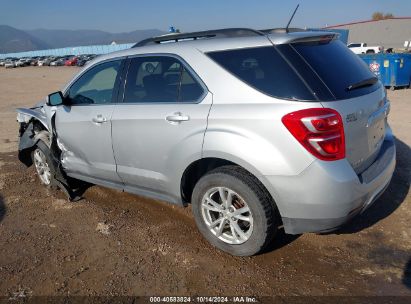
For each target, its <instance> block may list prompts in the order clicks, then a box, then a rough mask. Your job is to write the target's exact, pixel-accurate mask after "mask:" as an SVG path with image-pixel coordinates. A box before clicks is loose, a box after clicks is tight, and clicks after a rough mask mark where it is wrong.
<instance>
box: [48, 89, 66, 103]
mask: <svg viewBox="0 0 411 304" xmlns="http://www.w3.org/2000/svg"><path fill="white" fill-rule="evenodd" d="M62 104H64V97H63V94H62V93H61V92H60V91H58V92H54V93H51V94H50V95H49V96H47V105H48V106H59V105H62Z"/></svg>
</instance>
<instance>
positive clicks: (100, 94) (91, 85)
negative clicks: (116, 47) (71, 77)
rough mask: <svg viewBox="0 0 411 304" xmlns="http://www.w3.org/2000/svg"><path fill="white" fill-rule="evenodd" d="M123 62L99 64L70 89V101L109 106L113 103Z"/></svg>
mask: <svg viewBox="0 0 411 304" xmlns="http://www.w3.org/2000/svg"><path fill="white" fill-rule="evenodd" d="M120 66H121V60H116V61H110V62H105V63H102V64H99V65H97V66H95V67H93V68H91V69H90V70H88V71H87V72H86V73H84V74H83V75H82V76H81V77H80V78H79V79H77V81H76V82H74V84H73V85H72V86H71V87H70V89H69V93H68V96H67V97H68V99H69V101H70V103H71V104H72V105H76V104H107V103H112V102H113V91H114V88H115V85H116V79H117V78H118V77H117V76H118V72H119V70H120Z"/></svg>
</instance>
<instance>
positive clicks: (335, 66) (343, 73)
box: [292, 40, 381, 99]
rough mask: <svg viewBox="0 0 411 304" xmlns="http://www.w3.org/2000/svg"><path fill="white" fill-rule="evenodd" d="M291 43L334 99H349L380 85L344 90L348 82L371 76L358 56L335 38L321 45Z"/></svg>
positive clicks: (353, 82) (350, 83)
mask: <svg viewBox="0 0 411 304" xmlns="http://www.w3.org/2000/svg"><path fill="white" fill-rule="evenodd" d="M292 46H293V47H294V48H295V50H296V51H297V52H298V53H299V54H300V55H301V56H302V57H303V58H304V60H305V61H306V62H307V63H308V65H309V66H310V67H311V68H312V69H313V70H314V71H315V73H317V74H318V76H319V77H320V78H321V79H322V81H323V82H324V83H325V85H326V86H327V87H328V88H329V89H330V91H331V92H332V94H333V95H334V96H335V98H336V99H349V98H353V97H357V96H361V95H365V94H369V93H371V92H374V91H375V90H377V89H378V88H380V86H381V83H380V82H377V83H375V84H374V85H372V86H366V87H362V88H358V89H355V90H351V91H349V90H347V88H348V87H349V86H350V85H353V84H356V83H359V82H361V81H363V80H366V79H369V78H372V77H375V75H374V74H372V73H371V72H370V70H369V69H368V67H367V66H366V64H365V63H364V61H363V60H362V59H361V58H360V57H359V56H358V55H356V54H354V53H353V52H351V51H350V50H349V49H348V48H347V47H346V46H345V45H344V44H343V43H342V42H341V41H339V40H334V41H332V42H329V43H325V44H324V43H301V44H294V45H292ZM297 68H298V67H297Z"/></svg>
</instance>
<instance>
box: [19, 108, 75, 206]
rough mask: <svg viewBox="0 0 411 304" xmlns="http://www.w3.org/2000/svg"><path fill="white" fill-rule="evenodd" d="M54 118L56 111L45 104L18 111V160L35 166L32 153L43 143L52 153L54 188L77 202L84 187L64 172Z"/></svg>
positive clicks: (28, 165)
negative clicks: (79, 191) (80, 190)
mask: <svg viewBox="0 0 411 304" xmlns="http://www.w3.org/2000/svg"><path fill="white" fill-rule="evenodd" d="M54 118H55V111H54V110H53V109H52V107H48V106H47V105H45V104H39V105H37V106H35V107H33V108H29V109H25V108H18V109H17V121H18V122H19V124H20V127H19V137H20V141H19V148H18V158H19V160H20V161H21V162H22V163H23V164H24V165H26V166H27V167H30V166H31V165H33V158H32V153H33V151H34V150H35V149H36V147H37V146H38V144H39V141H41V142H42V143H43V144H44V145H46V146H47V148H48V149H49V151H50V157H51V162H52V164H51V165H52V166H53V168H54V170H53V176H52V177H53V178H52V181H53V182H52V186H57V187H58V188H60V189H61V190H63V192H65V193H66V195H67V196H68V198H69V200H71V201H75V200H78V199H80V197H79V196H78V189H80V188H82V185H80V184H79V181H77V180H74V179H72V178H70V177H68V176H67V175H66V173H65V172H64V169H63V167H62V164H61V150H60V148H59V145H58V140H57V134H56V131H55V128H54Z"/></svg>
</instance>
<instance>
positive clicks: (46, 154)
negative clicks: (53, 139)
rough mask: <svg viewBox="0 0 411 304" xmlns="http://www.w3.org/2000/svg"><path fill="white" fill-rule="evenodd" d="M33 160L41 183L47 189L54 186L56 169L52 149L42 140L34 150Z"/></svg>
mask: <svg viewBox="0 0 411 304" xmlns="http://www.w3.org/2000/svg"><path fill="white" fill-rule="evenodd" d="M32 158H33V164H34V167H35V168H36V172H37V176H38V177H39V179H40V182H41V183H42V184H43V185H45V186H47V187H52V186H54V185H55V177H54V176H55V173H56V168H55V166H54V163H53V160H52V156H51V151H50V148H49V147H48V146H47V145H46V144H45V143H44V142H43V141H42V140H39V142H38V143H37V145H36V147H35V149H34V150H33V152H32Z"/></svg>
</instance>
